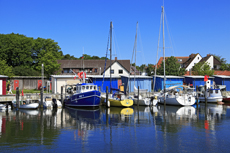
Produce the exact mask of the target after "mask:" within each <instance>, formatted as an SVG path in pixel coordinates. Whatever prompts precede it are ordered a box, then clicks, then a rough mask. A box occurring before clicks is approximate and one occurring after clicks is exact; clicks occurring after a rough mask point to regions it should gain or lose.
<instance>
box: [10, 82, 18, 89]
mask: <svg viewBox="0 0 230 153" xmlns="http://www.w3.org/2000/svg"><path fill="white" fill-rule="evenodd" d="M17 87H19V80H14V90H16V88H17ZM11 89H12V88H11Z"/></svg>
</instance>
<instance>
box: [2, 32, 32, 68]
mask: <svg viewBox="0 0 230 153" xmlns="http://www.w3.org/2000/svg"><path fill="white" fill-rule="evenodd" d="M33 43H34V42H33V38H29V37H26V36H24V35H20V34H14V33H11V34H6V35H5V34H0V59H2V60H5V61H6V63H7V64H8V65H9V66H12V67H15V66H25V67H30V65H31V64H32V63H33V52H32V49H31V48H32V46H33Z"/></svg>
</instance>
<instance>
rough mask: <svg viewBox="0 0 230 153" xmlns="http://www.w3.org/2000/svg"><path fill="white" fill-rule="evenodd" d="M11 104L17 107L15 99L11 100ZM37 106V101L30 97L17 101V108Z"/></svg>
mask: <svg viewBox="0 0 230 153" xmlns="http://www.w3.org/2000/svg"><path fill="white" fill-rule="evenodd" d="M12 104H13V106H14V107H15V108H17V104H16V100H15V99H14V100H13V101H12ZM38 107H39V103H35V102H33V101H32V100H31V99H26V100H25V101H19V109H37V108H38Z"/></svg>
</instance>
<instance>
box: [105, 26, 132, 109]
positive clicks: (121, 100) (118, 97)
mask: <svg viewBox="0 0 230 153" xmlns="http://www.w3.org/2000/svg"><path fill="white" fill-rule="evenodd" d="M112 27H113V24H112V22H110V90H111V91H116V93H113V94H109V95H108V101H107V102H106V95H105V94H104V95H102V96H101V98H102V101H104V102H105V103H107V105H108V106H118V107H131V106H133V100H132V99H130V98H127V97H126V96H125V95H124V93H123V92H121V91H120V90H119V89H116V88H112V83H111V78H112V76H111V65H112V64H111V60H112V59H111V58H112Z"/></svg>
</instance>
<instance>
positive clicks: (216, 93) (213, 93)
mask: <svg viewBox="0 0 230 153" xmlns="http://www.w3.org/2000/svg"><path fill="white" fill-rule="evenodd" d="M205 84H206V87H207V91H206V92H205V88H204V86H203V85H201V86H199V87H198V91H199V93H198V97H199V100H200V102H205V97H206V98H207V102H209V103H217V102H221V101H222V100H223V96H222V94H221V91H220V89H219V88H218V89H214V88H213V86H211V82H210V81H209V80H208V81H206V82H205Z"/></svg>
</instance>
